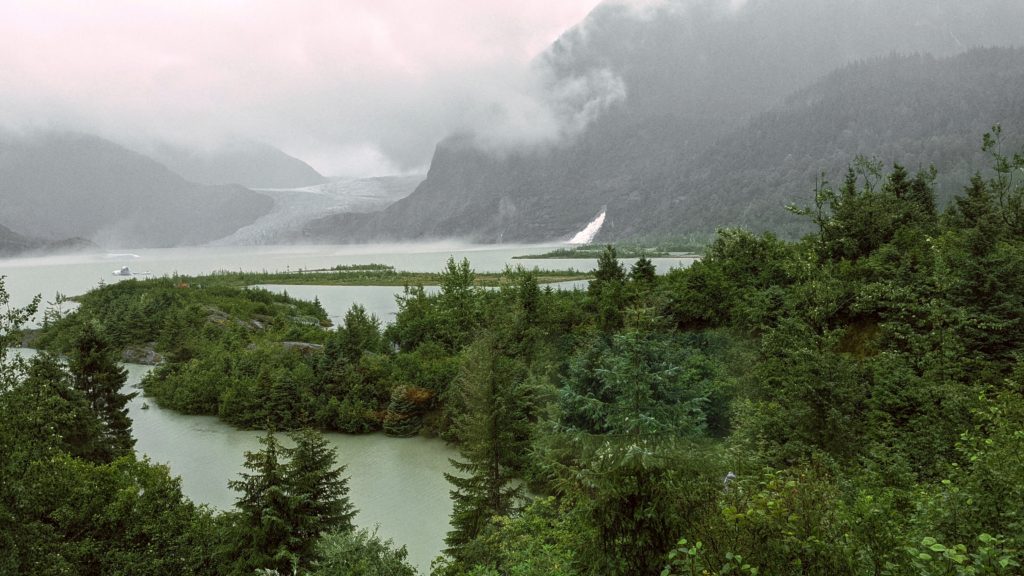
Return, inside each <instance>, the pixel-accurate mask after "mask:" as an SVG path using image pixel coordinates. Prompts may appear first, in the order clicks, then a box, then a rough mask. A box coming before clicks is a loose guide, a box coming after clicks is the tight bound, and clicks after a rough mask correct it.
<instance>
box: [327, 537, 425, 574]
mask: <svg viewBox="0 0 1024 576" xmlns="http://www.w3.org/2000/svg"><path fill="white" fill-rule="evenodd" d="M317 556H318V557H319V558H320V560H318V561H317V562H316V563H314V565H313V567H312V568H311V570H310V572H309V574H310V576H416V574H417V572H416V569H415V568H414V567H413V566H411V565H410V564H409V563H408V562H407V561H406V556H407V553H406V551H405V546H402V547H400V548H396V546H395V544H394V542H392V541H391V540H382V539H381V538H380V537H379V536H377V532H376V530H374V531H373V532H371V531H369V530H366V529H362V530H353V531H347V532H332V533H330V534H325V535H324V536H322V537H321V538H320V540H319V541H318V542H317Z"/></svg>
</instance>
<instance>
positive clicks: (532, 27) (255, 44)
mask: <svg viewBox="0 0 1024 576" xmlns="http://www.w3.org/2000/svg"><path fill="white" fill-rule="evenodd" d="M595 4H597V0H558V1H556V2H550V1H548V0H522V1H519V2H510V3H492V2H475V1H471V0H439V1H437V2H429V3H427V2H418V3H410V2H407V1H404V0H345V1H341V2H339V1H336V0H310V1H305V2H299V3H284V2H276V1H272V0H253V1H247V2H241V1H217V2H205V1H203V2H200V1H198V0H183V1H180V2H162V3H157V2H136V1H134V0H102V1H100V2H94V3H90V4H89V5H88V6H85V5H81V4H78V3H74V2H68V1H66V0H38V1H33V2H5V3H2V4H0V110H2V112H0V127H4V128H7V129H17V128H42V129H51V130H52V129H60V130H66V129H70V130H77V131H82V132H89V133H95V134H98V135H100V136H103V137H106V138H110V139H112V140H115V141H118V142H125V143H128V144H129V145H130V147H132V148H137V149H140V148H142V144H143V143H147V142H152V141H163V142H172V143H174V144H176V145H181V146H183V147H187V148H193V149H194V148H203V147H206V148H215V147H217V146H220V145H221V144H223V143H224V142H227V141H233V140H239V139H245V140H255V141H261V142H266V143H268V144H270V145H273V146H275V147H277V148H280V149H282V150H284V151H285V152H287V153H288V154H290V155H292V156H295V157H297V158H301V159H303V160H306V161H307V162H309V163H310V164H312V165H313V167H314V168H316V169H317V170H318V171H319V172H320V173H322V174H326V175H330V176H334V175H350V176H359V175H367V174H379V173H393V172H409V171H413V170H416V169H421V168H423V167H425V166H426V164H427V163H428V162H429V159H430V154H431V153H432V151H433V148H434V145H435V144H436V142H437V141H439V140H441V139H442V138H444V137H445V136H446V135H448V134H450V133H453V132H457V131H460V130H467V129H469V130H476V129H480V133H481V134H482V135H483V136H482V137H483V138H484V139H487V138H490V139H491V140H492V141H494V142H497V141H498V140H500V139H501V138H499V137H498V136H496V133H497V132H496V131H494V130H488V129H487V128H488V127H490V126H493V125H494V124H495V123H496V122H497V123H500V121H501V119H502V118H504V119H505V123H506V124H507V126H509V130H508V131H507V132H506V133H505V136H503V137H502V138H506V139H510V140H516V139H521V138H527V137H528V138H537V139H544V138H548V137H550V135H551V133H552V132H555V133H557V132H558V129H557V128H547V129H542V130H540V131H539V133H538V134H535V135H530V134H527V133H526V132H527V131H528V130H529V129H530V127H529V126H527V125H526V124H528V122H527V119H529V118H531V117H534V118H537V119H538V121H540V120H541V119H542V117H543V116H544V115H550V112H549V111H548V110H547V109H546V104H545V103H544V102H540V103H538V98H537V92H536V88H537V86H538V80H537V79H535V77H534V71H533V69H532V68H531V61H532V60H533V59H534V57H535V56H536V55H537V54H538V53H540V52H542V51H543V50H544V49H545V48H546V47H547V46H548V45H549V44H550V43H551V42H552V41H554V40H555V39H556V38H557V37H558V36H559V35H560V34H561V33H562V32H564V31H565V30H566V29H568V28H570V27H571V26H572V25H574V24H575V23H577V22H578V21H580V20H581V19H582V18H583V17H584V16H585V15H586V14H587V13H588V12H589V11H590V10H591V9H592V8H593V7H594V5H595ZM608 81H609V79H608V78H606V77H603V76H601V75H600V74H597V75H588V76H585V77H583V78H581V79H580V80H579V81H577V82H572V83H570V84H568V85H563V86H558V87H556V89H557V91H556V96H557V95H560V97H561V98H562V99H561V100H557V101H556V104H559V105H564V103H565V102H566V101H572V102H575V100H573V99H584V101H583V104H584V106H583V108H584V111H583V112H582V113H583V116H578V114H577V115H575V116H573V115H570V117H569V119H570V121H575V122H579V121H582V120H583V119H584V118H585V116H586V115H587V114H590V113H592V111H593V110H594V105H591V106H589V108H588V107H587V106H586V104H587V103H588V102H590V101H591V100H594V101H595V102H596V103H597V104H600V103H601V102H606V101H608V99H609V98H614V94H615V88H616V87H615V86H614V83H609V82H608ZM599 92H600V93H599ZM588 96H589V97H588ZM578 112H579V111H577V113H578ZM556 115H557V114H556ZM553 121H554V120H552V122H553ZM515 130H519V131H520V132H523V133H524V134H523V135H521V136H516V135H514V132H515ZM489 134H490V135H492V136H488V135H489Z"/></svg>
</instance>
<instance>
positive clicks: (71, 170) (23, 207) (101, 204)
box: [0, 133, 273, 247]
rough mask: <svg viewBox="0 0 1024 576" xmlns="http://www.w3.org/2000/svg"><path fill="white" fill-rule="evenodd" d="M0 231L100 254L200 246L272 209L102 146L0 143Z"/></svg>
mask: <svg viewBox="0 0 1024 576" xmlns="http://www.w3.org/2000/svg"><path fill="white" fill-rule="evenodd" d="M0 202H2V204H3V211H2V212H0V225H4V226H7V227H8V228H10V229H12V230H13V231H15V232H17V233H19V234H22V235H26V236H32V237H39V238H48V239H49V238H67V237H81V238H84V239H87V240H90V241H92V242H96V243H98V244H100V245H104V246H117V245H122V246H137V247H160V246H174V245H185V244H200V243H203V242H208V241H211V240H214V239H216V238H220V237H223V236H226V235H228V234H231V233H233V232H234V231H235V230H237V229H238V228H240V227H242V226H244V225H246V224H249V223H251V222H252V221H254V220H255V219H256V218H258V217H260V216H262V215H263V214H265V213H266V212H268V211H269V210H270V209H271V207H272V204H273V202H272V201H271V199H270V198H267V197H266V196H263V195H260V194H257V193H254V192H252V191H250V190H248V189H246V188H243V187H241V186H202V185H198V184H193V183H191V182H188V181H186V180H184V179H183V178H182V177H181V176H178V175H177V174H175V173H173V172H171V171H170V170H168V169H167V168H166V167H164V166H163V165H161V164H159V163H157V162H156V161H154V160H152V159H150V158H147V157H145V156H142V155H139V154H137V153H135V152H131V151H129V150H127V149H125V148H122V147H121V146H118V145H116V144H114V143H112V142H109V141H107V140H103V139H101V138H97V137H94V136H87V135H82V134H72V133H45V134H36V135H32V136H15V135H0Z"/></svg>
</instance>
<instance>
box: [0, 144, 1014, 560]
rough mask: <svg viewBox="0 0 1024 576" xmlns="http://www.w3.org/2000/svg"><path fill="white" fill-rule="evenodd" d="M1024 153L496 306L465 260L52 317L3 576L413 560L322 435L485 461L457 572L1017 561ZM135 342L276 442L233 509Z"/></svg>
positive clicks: (876, 170) (880, 174)
mask: <svg viewBox="0 0 1024 576" xmlns="http://www.w3.org/2000/svg"><path fill="white" fill-rule="evenodd" d="M1005 148H1006V146H1005V144H1004V142H1003V141H1002V135H1001V134H1000V131H999V130H998V128H996V129H994V130H993V132H992V133H990V134H988V135H986V137H985V139H984V151H985V153H986V154H987V156H988V158H989V159H990V160H991V165H990V166H989V167H988V168H987V169H986V170H985V171H984V172H979V173H976V174H975V175H974V176H973V177H971V178H970V179H969V181H968V182H964V185H965V187H964V189H963V191H962V192H961V194H960V195H959V196H958V197H957V198H955V199H954V200H953V201H952V202H951V203H950V204H949V206H948V208H947V209H945V210H943V211H939V210H938V209H937V208H936V206H937V201H936V193H935V182H936V181H937V178H938V177H939V176H938V175H937V174H936V173H935V172H934V171H933V170H930V169H920V170H916V167H914V168H915V170H910V171H908V170H907V169H906V168H905V167H903V166H901V165H899V164H894V165H889V166H883V165H882V164H881V163H879V162H877V161H874V160H871V159H866V158H857V159H856V160H855V161H854V162H853V163H852V164H851V165H850V167H849V169H848V170H847V171H846V173H845V174H843V173H840V174H836V175H832V178H831V180H832V181H831V182H830V181H829V179H826V178H825V177H820V178H819V179H818V181H817V182H818V184H817V186H816V187H815V190H814V195H813V197H809V198H808V199H807V202H806V203H805V204H806V206H802V207H800V206H798V207H793V209H792V210H793V212H794V213H796V214H797V215H799V216H801V217H803V218H805V219H806V220H807V222H808V226H809V227H810V228H811V229H812V232H811V233H809V234H807V235H805V236H804V237H803V238H802V239H800V240H799V241H792V242H791V241H785V240H782V239H779V238H777V237H775V236H773V235H771V234H768V233H765V234H755V233H752V232H749V231H745V230H740V229H727V230H721V231H720V232H719V233H718V235H717V237H716V238H715V240H714V241H713V242H712V243H711V244H710V245H709V246H708V247H707V248H706V251H705V254H704V257H703V258H702V259H701V260H700V261H698V262H695V263H694V264H693V265H692V266H691V267H689V268H686V269H675V270H672V271H671V272H669V273H667V274H665V275H663V276H658V275H655V273H654V268H653V266H651V263H650V261H649V260H647V259H646V258H642V259H640V260H639V261H638V262H637V263H636V264H635V265H634V266H632V267H631V268H630V269H628V270H627V269H625V268H624V267H623V266H622V265H621V264H620V263H619V261H618V260H617V257H616V254H615V251H614V249H612V248H608V249H606V250H605V251H604V252H603V253H602V254H601V256H600V258H599V260H598V267H597V270H596V272H595V275H594V279H593V280H592V281H591V282H590V285H589V288H588V289H587V290H585V291H584V290H578V291H555V290H549V289H545V288H541V287H540V285H539V284H538V282H537V278H536V275H535V274H534V273H532V272H530V271H526V270H522V269H515V270H509V271H507V272H506V274H505V279H504V281H503V282H502V283H501V285H500V286H499V287H497V288H494V289H484V288H480V287H477V286H475V284H474V282H473V276H474V273H473V271H472V269H471V266H470V264H469V263H468V262H466V261H463V262H455V261H450V262H449V264H448V266H447V268H446V269H445V270H444V271H443V272H442V275H441V276H442V278H441V286H440V290H439V291H438V292H437V293H436V294H427V293H426V292H425V291H424V290H423V289H422V287H409V288H407V289H406V291H405V293H404V294H403V295H402V296H400V297H399V312H398V314H397V317H396V318H395V321H394V322H393V323H392V324H389V325H387V326H382V324H381V322H380V321H379V320H378V319H376V318H374V317H372V316H369V315H367V314H366V312H365V310H363V309H362V308H360V307H359V306H355V307H353V308H352V309H351V310H350V311H349V313H348V314H347V315H346V317H345V319H344V322H343V323H342V325H340V326H337V327H336V328H333V329H331V328H328V327H327V326H326V324H327V323H326V315H325V314H324V312H323V310H322V309H321V308H320V307H319V305H318V304H317V303H315V302H314V303H303V302H299V301H296V300H293V299H291V298H289V297H288V296H286V295H280V296H279V295H273V294H270V293H268V292H265V291H261V290H252V289H240V288H233V287H227V286H215V285H202V284H198V283H191V282H186V281H184V280H183V279H155V280H147V281H134V280H130V281H125V282H121V283H118V284H114V285H110V286H105V287H102V288H99V289H97V290H95V291H93V292H91V293H89V294H87V295H85V296H83V297H81V298H80V307H79V308H78V310H77V311H75V312H72V313H70V314H67V313H63V312H61V311H60V310H50V311H49V312H48V313H47V314H45V317H44V324H45V327H44V330H43V334H42V335H41V336H40V337H39V339H38V340H37V344H36V345H37V346H39V347H41V348H45V349H47V350H48V351H49V352H44V353H41V354H40V355H39V356H36V357H35V358H34V359H32V360H30V361H11V360H7V361H5V362H4V364H3V365H2V370H3V371H2V373H0V377H2V378H3V380H2V385H3V388H2V390H3V393H2V394H0V454H2V455H3V456H2V458H3V460H2V461H0V475H2V476H0V518H3V520H4V521H3V522H2V523H0V549H4V550H7V551H9V553H7V554H3V555H0V572H6V573H12V574H20V573H28V574H50V573H53V574H57V573H66V572H73V573H79V574H109V573H132V574H166V573H180V574H252V573H254V571H256V570H259V569H269V570H276V571H277V573H279V574H398V575H401V574H409V573H412V569H411V568H410V567H409V566H408V565H407V564H406V563H405V562H404V554H403V551H402V549H401V548H397V547H396V544H394V543H390V542H382V541H381V540H380V539H379V538H377V537H376V536H375V535H374V534H373V533H371V532H367V531H365V530H358V529H357V528H355V527H354V526H352V523H351V519H352V513H353V510H352V505H351V503H349V502H348V499H347V486H346V483H345V478H344V469H343V467H342V466H341V464H343V463H339V462H336V461H335V457H334V456H333V455H332V454H331V453H330V452H329V451H328V450H327V449H326V447H325V444H324V442H323V440H322V438H321V437H320V436H319V434H318V433H317V432H316V431H315V430H316V429H322V430H340V431H345V432H352V433H359V432H370V431H377V430H383V431H384V432H386V433H388V434H392V435H396V436H406V435H413V434H428V435H434V434H436V435H439V436H441V437H442V438H444V439H445V440H447V441H449V442H452V443H453V444H455V445H456V446H457V447H458V449H459V452H460V457H459V459H458V460H457V461H456V462H455V465H456V473H455V474H451V475H449V476H448V480H449V482H450V483H451V485H452V491H451V498H452V500H453V504H454V507H453V512H452V518H451V522H452V531H451V532H449V533H448V535H447V538H446V544H447V548H446V549H445V551H444V554H443V556H441V557H440V558H439V559H438V560H437V561H436V562H435V563H434V566H433V573H434V574H437V575H439V576H448V575H472V576H496V575H501V576H506V575H508V576H513V575H514V576H527V575H537V576H540V575H564V576H569V575H594V576H597V575H633V574H663V575H665V576H674V575H697V574H723V575H724V574H772V575H776V574H782V575H786V574H792V575H797V574H820V575H835V574H849V575H867V574H872V575H891V576H925V575H928V576H931V575H940V574H941V575H946V574H949V575H953V574H955V575H978V574H984V575H996V574H1000V575H1001V574H1018V573H1020V571H1021V564H1022V563H1024V556H1022V551H1024V484H1022V483H1021V479H1022V478H1024V459H1022V454H1024V433H1022V423H1024V397H1022V396H1024V364H1022V363H1021V354H1022V352H1024V324H1022V322H1021V318H1022V313H1021V312H1022V310H1024V287H1022V285H1021V283H1020V281H1019V279H1020V278H1021V277H1022V274H1024V184H1022V180H1021V171H1022V170H1024V155H1021V154H1010V153H1008V152H1006V151H1005ZM5 298H6V294H5V293H4V292H2V291H0V299H5ZM3 304H4V302H3V301H0V306H2V305H3ZM31 312H32V311H31V310H10V311H9V312H8V313H7V314H6V315H5V316H4V317H3V320H2V321H0V337H2V338H3V339H4V341H3V342H2V344H4V345H5V346H6V345H10V344H11V343H12V342H13V341H14V338H15V337H16V332H17V328H18V327H19V326H20V325H21V324H22V323H23V322H24V321H25V319H26V318H27V317H28V315H29V314H30V313H31ZM140 346H141V347H149V348H153V349H155V350H157V351H158V352H159V353H160V354H162V355H163V362H162V363H161V364H160V365H159V366H157V367H156V368H155V369H154V370H153V372H152V373H151V374H150V375H149V376H148V377H147V378H146V380H145V382H144V389H145V393H146V394H147V395H151V396H152V397H153V398H155V399H156V401H157V402H159V403H160V404H161V405H162V406H167V407H171V408H174V409H176V410H180V411H183V412H187V413H202V414H216V415H218V416H219V417H221V418H223V419H225V420H227V421H228V422H231V423H233V424H235V425H238V426H243V427H254V428H266V429H269V430H272V432H269V433H268V434H267V435H266V436H265V437H264V440H263V448H262V449H261V450H259V451H257V452H253V453H250V454H248V455H247V459H246V472H245V473H243V474H242V475H241V476H240V478H239V479H236V480H233V481H232V482H231V486H232V487H233V488H235V489H236V490H237V491H238V492H239V499H238V504H237V506H236V509H235V510H233V511H231V512H228V513H222V514H212V513H211V512H210V511H209V510H207V509H205V508H201V507H196V506H195V505H193V504H192V503H190V502H188V501H187V500H186V499H185V498H183V496H182V494H181V490H180V485H179V483H178V481H177V480H175V479H172V478H170V477H169V475H168V472H167V470H166V468H162V467H159V466H154V465H151V464H150V463H148V462H146V461H138V460H137V459H136V458H135V457H134V456H133V454H132V442H133V441H132V438H131V433H130V421H127V419H126V418H125V411H124V408H123V406H124V403H125V401H126V397H125V395H124V394H123V393H122V392H120V384H122V383H123V382H124V376H123V371H121V369H120V368H119V367H118V366H117V364H116V362H114V358H115V356H116V355H117V354H118V353H119V352H120V350H121V349H123V348H126V347H140ZM281 432H290V435H291V437H292V438H291V440H290V441H288V442H287V443H285V442H282V441H281V440H279V439H278V437H277V434H279V433H281ZM410 521H415V519H414V518H410ZM264 573H266V572H264Z"/></svg>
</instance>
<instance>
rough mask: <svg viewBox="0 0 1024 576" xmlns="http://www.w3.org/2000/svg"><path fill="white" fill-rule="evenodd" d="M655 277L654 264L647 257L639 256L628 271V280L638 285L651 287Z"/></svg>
mask: <svg viewBox="0 0 1024 576" xmlns="http://www.w3.org/2000/svg"><path fill="white" fill-rule="evenodd" d="M656 276H657V270H656V269H655V268H654V263H653V262H651V259H650V258H648V257H647V256H641V257H640V258H638V259H637V261H636V262H634V263H633V266H632V267H631V268H630V270H629V279H630V280H632V281H633V282H636V283H638V284H643V285H646V286H651V285H653V284H654V279H655V277H656Z"/></svg>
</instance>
